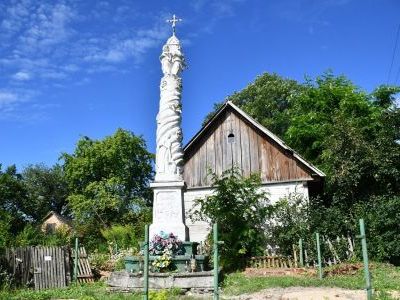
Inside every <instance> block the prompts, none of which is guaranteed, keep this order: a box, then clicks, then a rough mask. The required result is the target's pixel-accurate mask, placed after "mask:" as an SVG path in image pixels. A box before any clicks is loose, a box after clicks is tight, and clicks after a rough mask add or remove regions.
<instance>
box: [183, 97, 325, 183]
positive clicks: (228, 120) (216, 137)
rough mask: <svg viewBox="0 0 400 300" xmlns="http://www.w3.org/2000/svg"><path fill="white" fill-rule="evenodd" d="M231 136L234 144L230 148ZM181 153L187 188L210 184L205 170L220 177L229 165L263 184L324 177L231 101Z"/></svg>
mask: <svg viewBox="0 0 400 300" xmlns="http://www.w3.org/2000/svg"><path fill="white" fill-rule="evenodd" d="M230 134H231V135H233V136H234V138H235V139H236V141H235V142H234V143H233V144H232V145H230V146H229V145H228V144H227V143H229V141H228V135H230ZM235 143H236V144H235ZM184 153H185V166H184V178H185V181H186V183H187V184H188V186H189V187H190V186H205V185H207V184H209V182H208V180H207V179H206V177H207V176H208V175H207V174H206V173H207V172H206V171H205V170H206V169H208V168H210V169H211V170H212V171H213V172H214V173H216V174H220V173H221V172H223V171H224V170H226V169H229V168H231V167H232V165H237V166H239V167H240V169H242V171H243V175H248V174H249V173H254V172H259V173H260V174H261V177H262V180H263V182H272V181H275V182H276V181H288V180H314V179H315V178H317V177H324V176H325V174H324V173H323V172H322V171H320V170H319V169H318V168H316V167H315V166H313V165H312V164H310V163H308V162H307V161H306V160H304V159H303V158H302V157H301V156H300V155H299V154H297V153H296V152H295V151H294V150H293V149H291V148H290V147H288V146H287V145H286V144H285V143H284V142H283V141H282V140H281V139H280V138H278V137H277V136H276V135H275V134H273V133H272V132H271V131H269V130H268V129H266V128H265V127H264V126H262V125H261V124H259V123H258V122H256V121H255V120H254V119H253V118H251V117H250V116H249V115H248V114H246V113H245V112H244V111H243V110H241V109H240V108H238V107H237V106H236V105H234V104H233V103H232V102H230V101H228V102H226V103H225V104H224V105H223V106H222V107H221V108H220V109H219V110H218V111H217V112H216V113H215V115H214V116H213V117H212V118H211V119H210V120H209V121H208V122H207V123H206V124H205V125H204V126H203V128H202V129H201V130H200V131H199V132H198V133H197V134H196V135H195V136H194V137H193V138H192V139H191V140H190V141H189V142H188V144H187V145H186V146H185V147H184ZM229 160H231V162H229ZM194 172H197V173H199V174H197V175H196V174H194ZM193 177H194V178H193Z"/></svg>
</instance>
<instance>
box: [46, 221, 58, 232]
mask: <svg viewBox="0 0 400 300" xmlns="http://www.w3.org/2000/svg"><path fill="white" fill-rule="evenodd" d="M55 231H56V223H47V224H46V233H54V232H55Z"/></svg>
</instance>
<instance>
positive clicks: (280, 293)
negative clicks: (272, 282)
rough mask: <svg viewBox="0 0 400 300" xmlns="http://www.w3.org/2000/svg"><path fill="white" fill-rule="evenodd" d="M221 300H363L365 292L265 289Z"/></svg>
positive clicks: (324, 288)
mask: <svg viewBox="0 0 400 300" xmlns="http://www.w3.org/2000/svg"><path fill="white" fill-rule="evenodd" d="M222 299H231V300H330V299H335V300H365V299H367V297H366V293H365V291H362V290H346V289H340V288H327V287H306V288H303V287H291V288H273V289H265V290H262V291H259V292H257V293H254V294H243V295H240V296H232V297H227V296H224V297H222Z"/></svg>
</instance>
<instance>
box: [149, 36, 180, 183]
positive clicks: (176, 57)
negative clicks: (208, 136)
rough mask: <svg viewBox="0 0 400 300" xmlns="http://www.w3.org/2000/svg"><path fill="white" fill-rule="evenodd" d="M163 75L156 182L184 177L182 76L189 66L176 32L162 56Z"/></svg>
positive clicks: (158, 126)
mask: <svg viewBox="0 0 400 300" xmlns="http://www.w3.org/2000/svg"><path fill="white" fill-rule="evenodd" d="M160 61H161V68H162V72H163V74H164V76H163V77H162V79H161V84H160V110H159V112H158V115H157V152H156V178H155V179H156V181H174V180H178V181H179V180H183V178H182V171H183V170H182V165H183V149H182V129H181V120H182V117H181V114H182V108H181V91H182V81H181V78H180V77H179V75H180V73H181V72H182V70H183V69H184V68H185V67H186V65H185V59H184V56H183V53H182V51H181V46H180V43H179V40H178V39H177V37H176V36H175V34H173V35H172V36H171V37H170V38H169V39H168V41H167V43H166V44H165V45H164V47H163V51H162V53H161V56H160Z"/></svg>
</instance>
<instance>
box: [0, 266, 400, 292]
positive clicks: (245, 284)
mask: <svg viewBox="0 0 400 300" xmlns="http://www.w3.org/2000/svg"><path fill="white" fill-rule="evenodd" d="M339 267H340V266H339ZM335 268H336V269H337V268H338V267H332V268H329V269H325V270H326V271H327V272H328V273H332V272H334V271H335ZM371 274H372V285H373V287H374V289H375V291H377V293H376V295H379V296H377V297H376V298H375V299H379V300H389V299H393V298H391V297H390V296H389V292H390V291H393V290H395V291H400V268H399V267H394V266H391V265H388V264H377V263H373V264H372V265H371ZM293 286H300V287H340V288H345V289H364V286H365V283H364V274H363V270H362V269H359V270H358V271H357V272H356V274H354V275H332V276H326V277H325V278H324V279H323V280H319V279H318V278H316V276H311V275H307V276H271V277H251V278H249V277H246V276H245V275H244V274H243V273H233V274H229V275H227V276H226V277H225V279H224V282H223V284H222V291H223V295H225V296H232V295H240V294H245V293H254V292H257V291H260V290H262V289H266V288H275V287H293ZM179 292H180V291H179V290H177V289H172V290H164V291H160V292H154V291H151V292H150V299H153V300H164V299H185V300H189V299H195V298H193V297H188V296H179ZM3 299H4V300H6V299H7V300H22V299H32V300H47V299H79V300H100V299H106V300H124V299H132V300H135V299H142V294H141V293H136V294H132V293H109V292H108V291H107V287H106V285H105V283H102V282H97V283H94V284H86V285H82V286H80V285H78V286H74V285H72V286H70V287H68V288H65V289H52V290H44V291H33V290H27V289H21V290H15V291H0V300H3Z"/></svg>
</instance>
